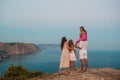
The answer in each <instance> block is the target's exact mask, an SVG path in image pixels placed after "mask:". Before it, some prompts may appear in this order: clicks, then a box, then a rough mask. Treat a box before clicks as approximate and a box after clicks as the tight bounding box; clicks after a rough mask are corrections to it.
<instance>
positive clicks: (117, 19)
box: [0, 0, 120, 50]
mask: <svg viewBox="0 0 120 80" xmlns="http://www.w3.org/2000/svg"><path fill="white" fill-rule="evenodd" d="M81 25H83V26H84V27H85V28H86V30H87V31H88V41H89V49H91V50H120V0H0V42H25V43H35V44H44V43H45V44H52V43H57V44H60V42H61V38H62V37H63V36H66V37H67V38H68V39H73V40H74V41H76V40H77V39H78V38H79V27H80V26H81Z"/></svg>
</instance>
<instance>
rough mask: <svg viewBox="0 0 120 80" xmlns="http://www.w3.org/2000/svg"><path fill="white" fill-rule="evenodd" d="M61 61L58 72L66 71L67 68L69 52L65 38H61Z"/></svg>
mask: <svg viewBox="0 0 120 80" xmlns="http://www.w3.org/2000/svg"><path fill="white" fill-rule="evenodd" d="M61 50H62V54H61V59H60V67H59V72H60V71H62V69H65V70H66V71H67V69H68V68H69V50H68V42H67V39H66V37H63V38H62V40H61Z"/></svg>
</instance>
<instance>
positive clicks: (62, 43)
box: [61, 37, 67, 50]
mask: <svg viewBox="0 0 120 80" xmlns="http://www.w3.org/2000/svg"><path fill="white" fill-rule="evenodd" d="M66 41H67V39H66V37H62V40H61V50H62V49H63V46H64V43H65V42H66Z"/></svg>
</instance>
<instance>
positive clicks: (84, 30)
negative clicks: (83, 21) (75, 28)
mask: <svg viewBox="0 0 120 80" xmlns="http://www.w3.org/2000/svg"><path fill="white" fill-rule="evenodd" d="M80 29H82V30H83V31H84V32H85V33H86V34H87V31H86V30H85V28H84V27H83V26H81V27H80ZM80 37H82V34H81V33H80Z"/></svg>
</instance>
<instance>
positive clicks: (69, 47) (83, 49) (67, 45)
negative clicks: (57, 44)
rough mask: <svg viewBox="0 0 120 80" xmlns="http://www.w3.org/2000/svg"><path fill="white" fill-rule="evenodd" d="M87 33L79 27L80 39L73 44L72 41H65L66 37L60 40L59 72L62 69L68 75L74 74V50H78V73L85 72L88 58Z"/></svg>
mask: <svg viewBox="0 0 120 80" xmlns="http://www.w3.org/2000/svg"><path fill="white" fill-rule="evenodd" d="M87 44H88V43H87V31H86V30H85V29H84V27H83V26H81V27H80V38H79V39H78V40H77V41H76V43H75V44H74V41H73V40H69V41H67V39H66V37H63V38H62V40H61V50H62V54H61V59H60V67H59V68H60V70H59V71H60V72H61V71H62V70H63V69H64V70H65V72H69V71H68V69H69V68H70V74H73V73H74V72H75V70H74V62H75V61H76V48H78V49H79V59H80V62H81V70H80V72H85V71H87V68H88V58H87Z"/></svg>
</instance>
